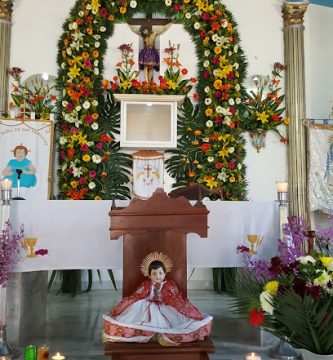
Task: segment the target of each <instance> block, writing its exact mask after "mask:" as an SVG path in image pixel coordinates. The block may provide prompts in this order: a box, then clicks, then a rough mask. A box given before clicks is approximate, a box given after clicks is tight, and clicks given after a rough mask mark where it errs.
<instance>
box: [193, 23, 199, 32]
mask: <svg viewBox="0 0 333 360" xmlns="http://www.w3.org/2000/svg"><path fill="white" fill-rule="evenodd" d="M193 26H194V29H195V30H199V29H200V23H199V22H195V23H194V25H193Z"/></svg>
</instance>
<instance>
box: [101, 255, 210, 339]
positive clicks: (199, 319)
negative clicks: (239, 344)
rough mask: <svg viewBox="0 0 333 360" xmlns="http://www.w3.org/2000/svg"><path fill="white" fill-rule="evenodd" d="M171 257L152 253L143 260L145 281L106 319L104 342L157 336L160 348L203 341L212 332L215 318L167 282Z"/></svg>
mask: <svg viewBox="0 0 333 360" xmlns="http://www.w3.org/2000/svg"><path fill="white" fill-rule="evenodd" d="M171 268H172V262H171V260H170V258H169V257H168V256H167V255H165V254H163V253H159V252H153V253H149V254H148V255H147V256H146V257H145V258H144V259H143V261H142V264H141V271H142V273H143V274H144V275H145V276H148V277H149V279H150V280H145V281H144V282H143V283H142V284H141V285H140V286H139V287H138V288H137V290H136V291H135V292H134V293H133V294H131V295H130V296H128V297H125V298H123V299H122V300H121V302H120V303H119V304H118V305H117V306H116V307H115V308H113V309H112V310H111V311H110V313H108V314H106V315H104V316H103V318H104V332H103V337H104V339H103V340H104V341H105V342H107V341H120V342H147V341H149V340H150V339H152V338H153V336H154V335H155V334H156V338H157V340H158V341H159V343H160V344H161V345H177V344H179V343H185V342H192V341H196V340H202V339H203V338H204V337H206V336H208V335H209V333H210V331H211V324H212V317H211V316H209V315H207V314H202V313H201V312H200V311H199V309H197V308H196V307H195V306H194V305H192V304H191V303H190V302H189V300H188V299H186V298H183V296H182V294H181V293H180V291H179V290H178V288H177V286H176V284H175V283H174V282H173V281H171V280H166V279H165V275H166V273H168V272H170V270H171Z"/></svg>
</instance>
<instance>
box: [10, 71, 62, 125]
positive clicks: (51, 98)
mask: <svg viewBox="0 0 333 360" xmlns="http://www.w3.org/2000/svg"><path fill="white" fill-rule="evenodd" d="M23 72H24V70H22V69H21V68H19V67H13V68H11V69H9V70H8V73H9V74H10V75H11V76H12V78H13V79H14V82H13V83H12V92H11V96H12V99H13V101H14V103H15V105H16V106H17V107H18V108H20V109H21V111H22V112H23V113H24V112H35V113H36V115H37V118H38V117H47V116H46V115H49V114H50V113H51V112H52V110H53V109H54V108H55V106H56V101H57V96H56V95H55V94H54V93H53V92H54V86H48V85H47V84H46V83H45V82H44V81H43V80H38V79H37V77H36V79H35V80H34V81H32V84H31V85H30V86H28V85H27V84H25V83H23V82H22V78H21V74H22V73H23Z"/></svg>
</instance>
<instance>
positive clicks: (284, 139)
mask: <svg viewBox="0 0 333 360" xmlns="http://www.w3.org/2000/svg"><path fill="white" fill-rule="evenodd" d="M280 142H282V143H286V142H288V139H286V138H284V137H282V138H281V139H280Z"/></svg>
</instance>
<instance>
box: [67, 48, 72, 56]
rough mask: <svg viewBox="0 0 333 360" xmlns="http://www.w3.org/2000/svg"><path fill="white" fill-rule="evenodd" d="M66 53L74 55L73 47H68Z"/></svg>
mask: <svg viewBox="0 0 333 360" xmlns="http://www.w3.org/2000/svg"><path fill="white" fill-rule="evenodd" d="M66 53H67V54H68V55H72V49H71V48H70V47H68V48H67V49H66Z"/></svg>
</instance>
